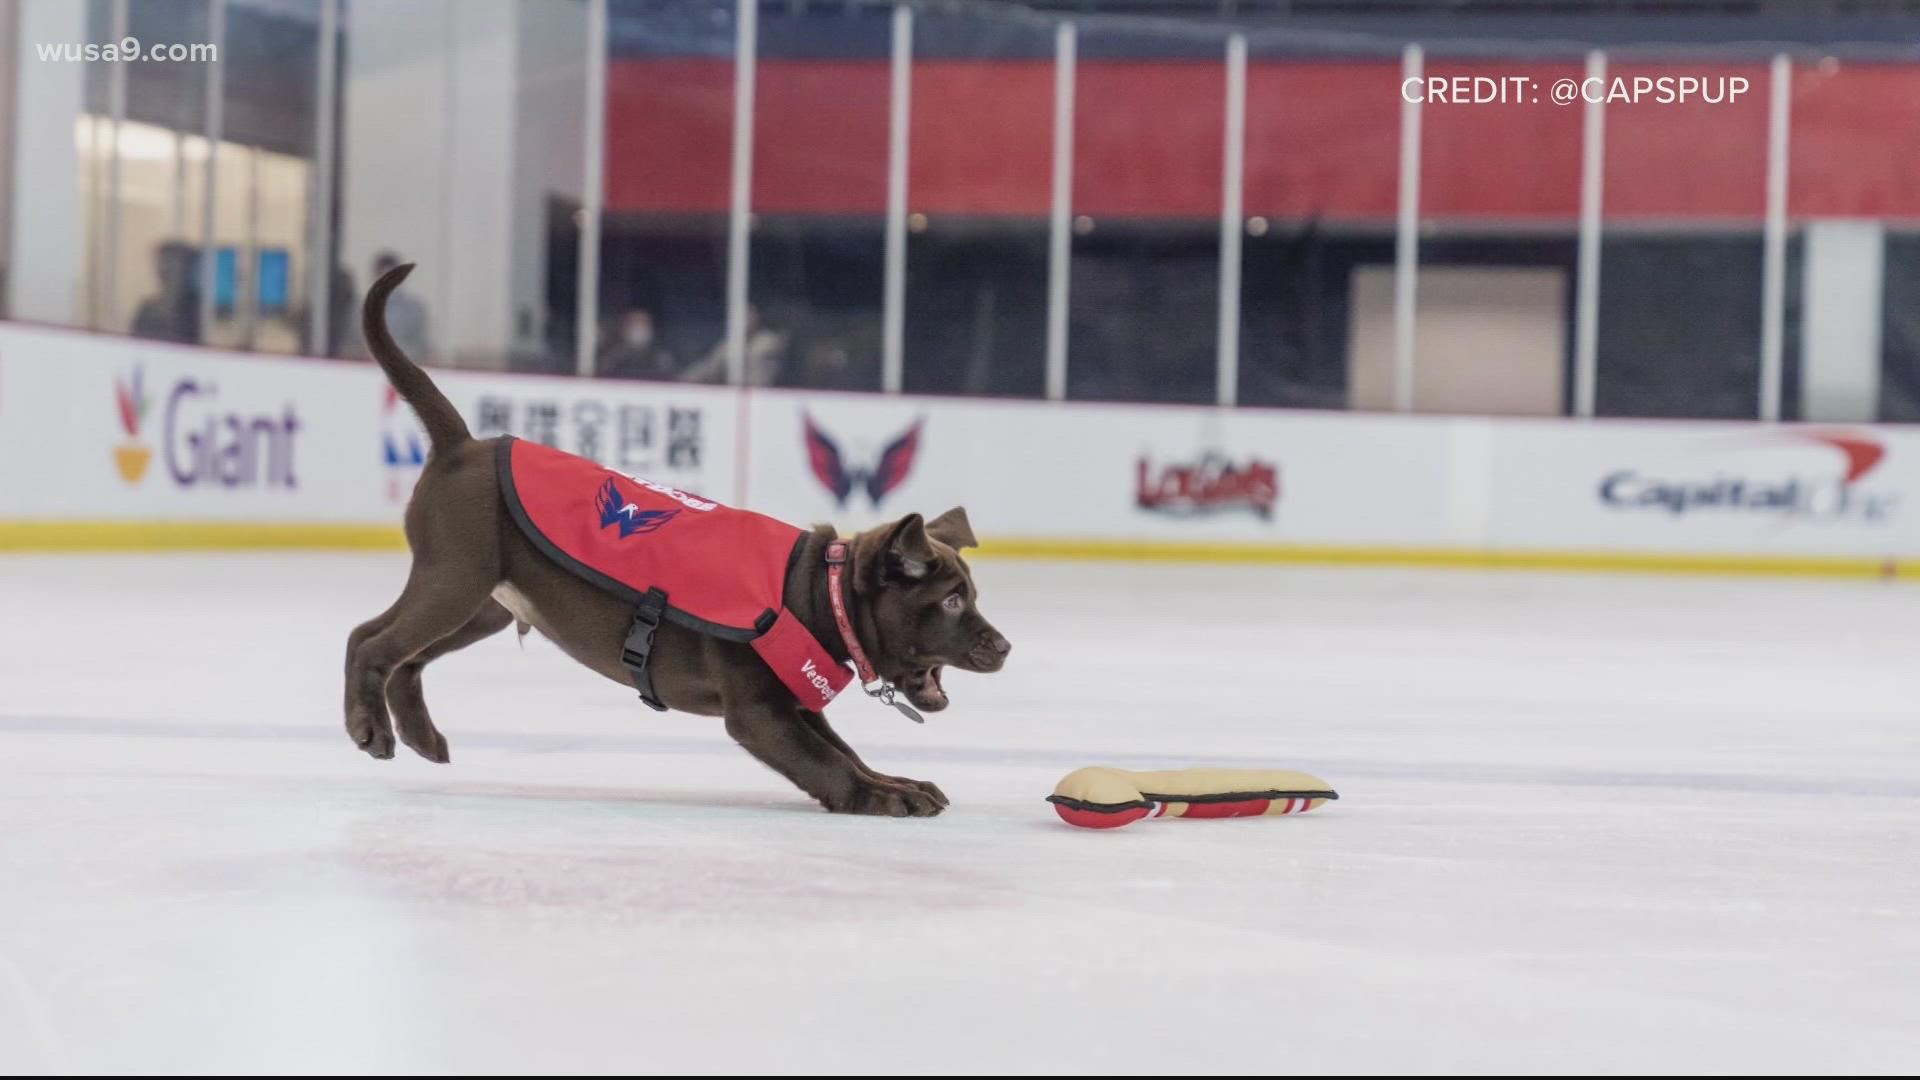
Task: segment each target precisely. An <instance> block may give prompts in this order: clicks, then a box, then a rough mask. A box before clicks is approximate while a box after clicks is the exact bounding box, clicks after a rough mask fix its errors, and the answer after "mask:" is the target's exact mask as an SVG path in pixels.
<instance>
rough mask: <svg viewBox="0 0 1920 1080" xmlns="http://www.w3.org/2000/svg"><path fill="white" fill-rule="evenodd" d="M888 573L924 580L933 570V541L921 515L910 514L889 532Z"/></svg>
mask: <svg viewBox="0 0 1920 1080" xmlns="http://www.w3.org/2000/svg"><path fill="white" fill-rule="evenodd" d="M886 558H887V571H888V572H889V573H894V574H898V575H900V576H901V577H905V578H915V579H918V578H923V577H926V576H927V574H928V572H930V571H931V570H932V569H933V559H934V554H933V541H931V540H929V539H928V538H927V523H926V520H925V519H923V518H922V517H921V516H920V515H919V514H908V515H907V516H906V517H903V518H901V519H900V520H899V521H896V522H894V524H893V528H891V529H889V530H887V556H886Z"/></svg>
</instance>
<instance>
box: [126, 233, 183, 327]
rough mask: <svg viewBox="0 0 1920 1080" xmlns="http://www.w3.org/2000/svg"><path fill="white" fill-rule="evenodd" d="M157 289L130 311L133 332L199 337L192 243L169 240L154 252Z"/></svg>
mask: <svg viewBox="0 0 1920 1080" xmlns="http://www.w3.org/2000/svg"><path fill="white" fill-rule="evenodd" d="M154 263H155V268H156V269H157V270H158V271H159V274H160V291H159V292H158V293H155V294H154V295H153V296H150V297H148V298H147V299H146V300H144V301H142V302H141V304H140V308H139V310H138V311H135V312H134V315H133V336H134V337H143V338H152V339H154V340H156V341H185V342H194V343H197V342H198V341H199V340H200V285H199V282H197V281H196V280H194V279H195V277H196V276H197V275H195V274H194V268H195V267H196V266H197V265H198V264H199V257H198V254H197V253H196V252H195V250H194V248H193V246H192V245H191V244H184V243H181V242H180V241H178V240H169V241H167V242H166V243H164V244H161V245H160V247H159V249H158V250H156V251H155V252H154Z"/></svg>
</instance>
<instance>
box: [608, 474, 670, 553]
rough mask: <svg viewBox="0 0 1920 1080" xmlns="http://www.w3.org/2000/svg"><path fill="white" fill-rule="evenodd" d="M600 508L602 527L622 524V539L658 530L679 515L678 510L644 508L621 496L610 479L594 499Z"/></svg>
mask: <svg viewBox="0 0 1920 1080" xmlns="http://www.w3.org/2000/svg"><path fill="white" fill-rule="evenodd" d="M593 502H594V505H595V506H596V507H598V508H599V510H600V527H601V528H603V529H604V528H606V527H607V526H609V525H618V526H620V539H622V540H625V539H626V538H627V537H629V536H632V535H633V534H634V533H650V532H658V531H659V530H660V529H661V527H663V526H664V525H666V523H667V522H669V521H672V520H673V519H674V518H675V517H678V516H679V514H680V511H678V510H642V509H640V508H639V507H638V506H635V505H634V504H632V503H630V502H627V501H626V500H625V499H623V498H621V496H620V489H619V488H617V487H615V486H614V485H613V481H612V480H611V479H609V480H608V481H607V482H606V483H605V484H604V485H602V486H601V488H600V494H599V496H598V497H597V498H595V499H594V500H593Z"/></svg>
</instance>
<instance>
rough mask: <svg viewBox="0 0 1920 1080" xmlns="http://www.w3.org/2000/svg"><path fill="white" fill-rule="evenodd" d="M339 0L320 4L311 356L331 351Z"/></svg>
mask: <svg viewBox="0 0 1920 1080" xmlns="http://www.w3.org/2000/svg"><path fill="white" fill-rule="evenodd" d="M339 42H340V0H322V3H321V5H320V71H319V78H318V79H317V82H318V84H319V85H318V87H317V88H316V89H315V91H314V108H315V109H316V110H317V117H316V119H315V122H314V126H313V170H314V184H313V193H314V199H313V212H312V214H311V215H310V216H309V218H308V220H309V222H310V223H311V224H312V227H313V231H312V234H311V236H310V237H309V239H308V240H307V321H308V331H307V340H308V341H310V342H311V343H312V345H313V353H314V355H315V356H329V355H332V353H333V346H334V341H333V318H332V313H333V155H334V150H335V140H336V139H337V138H338V132H337V130H336V125H335V123H334V113H335V101H336V97H337V95H338V94H339V92H340V63H339V55H338V48H339Z"/></svg>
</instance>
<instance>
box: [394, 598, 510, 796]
mask: <svg viewBox="0 0 1920 1080" xmlns="http://www.w3.org/2000/svg"><path fill="white" fill-rule="evenodd" d="M512 623H513V613H512V612H510V611H508V610H507V609H506V608H504V607H501V606H500V604H499V602H498V601H495V600H488V601H487V602H486V603H485V604H483V605H481V607H480V610H479V611H478V612H477V613H475V614H474V616H473V618H471V619H468V620H467V621H466V623H465V625H463V626H461V627H460V629H458V630H455V631H454V632H453V633H451V634H448V635H447V636H446V637H443V638H441V639H440V640H439V641H436V642H434V643H433V644H432V645H429V646H427V647H426V648H425V649H423V650H422V651H421V652H419V653H418V654H416V655H415V656H414V657H413V659H411V660H408V661H407V662H406V663H404V664H401V665H400V666H399V667H398V668H396V669H395V670H394V673H393V678H392V679H390V680H389V681H388V682H387V707H388V708H389V709H391V710H392V711H393V724H394V727H395V728H397V729H399V732H400V741H401V742H403V743H405V744H406V745H407V746H408V747H410V748H412V750H413V752H414V753H416V754H419V755H420V756H421V757H423V758H426V759H427V760H428V761H437V762H439V763H441V764H442V765H444V764H446V763H447V762H448V761H449V760H450V758H449V756H448V754H447V738H446V736H444V735H442V734H440V729H438V728H436V727H434V726H433V717H432V716H431V715H430V714H428V712H427V699H426V695H425V693H423V692H422V690H421V688H420V669H422V668H424V667H426V666H427V665H428V664H431V663H432V662H434V661H435V660H438V659H439V658H441V657H443V656H445V655H447V654H448V653H450V652H457V651H459V650H460V649H464V648H466V647H467V646H469V645H472V644H473V643H475V642H477V641H480V640H482V639H484V638H489V637H492V636H493V635H495V634H497V633H499V632H500V631H502V630H505V629H506V628H507V627H508V626H510V625H512Z"/></svg>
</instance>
